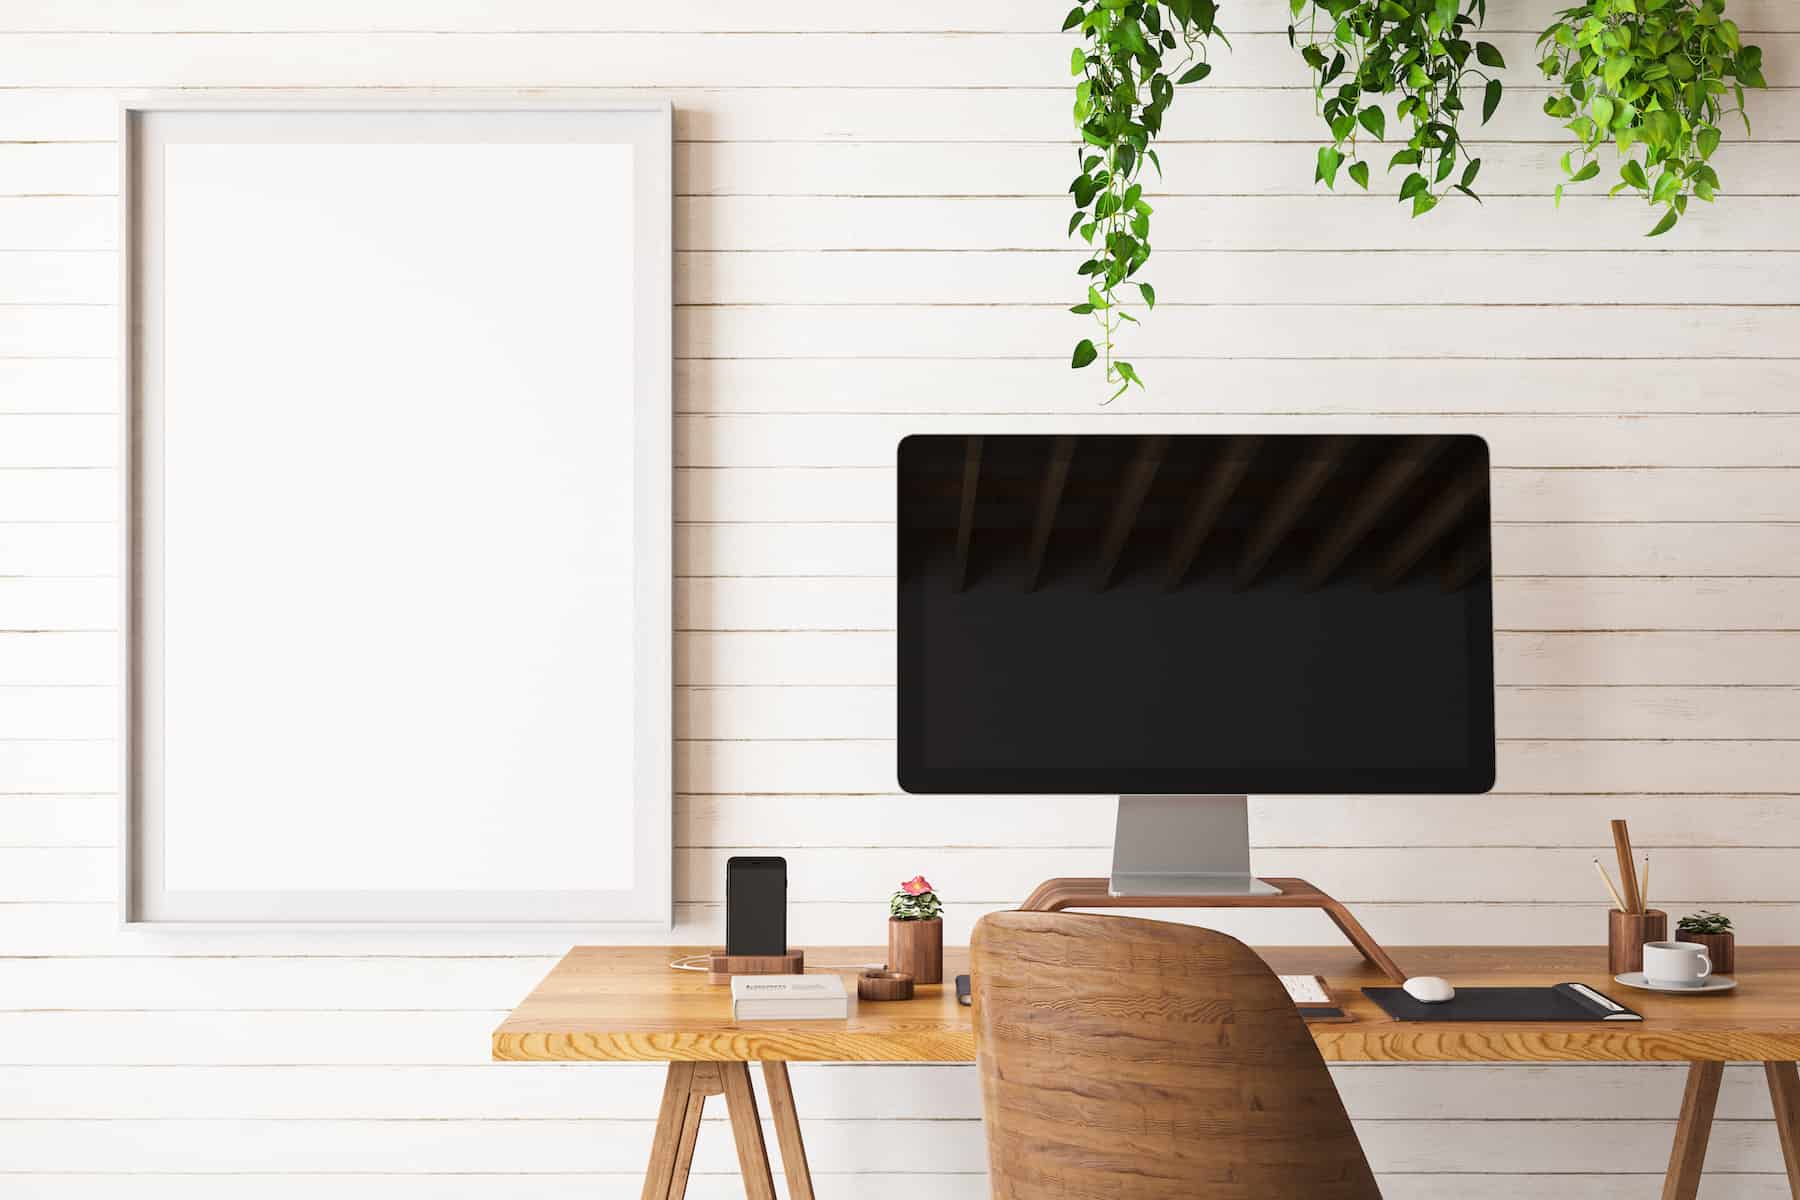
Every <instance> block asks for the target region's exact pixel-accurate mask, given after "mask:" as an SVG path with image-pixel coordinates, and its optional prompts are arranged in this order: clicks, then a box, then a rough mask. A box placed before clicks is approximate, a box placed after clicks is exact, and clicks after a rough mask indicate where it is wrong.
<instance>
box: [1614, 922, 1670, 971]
mask: <svg viewBox="0 0 1800 1200" xmlns="http://www.w3.org/2000/svg"><path fill="white" fill-rule="evenodd" d="M1668 938H1669V914H1668V913H1666V912H1664V911H1663V910H1662V909H1660V908H1650V909H1645V910H1644V911H1643V912H1641V913H1628V912H1620V911H1619V910H1618V909H1616V908H1609V909H1607V910H1606V966H1607V970H1609V971H1611V972H1612V973H1613V974H1614V975H1623V974H1625V973H1626V972H1628V971H1641V970H1643V969H1644V943H1645V942H1663V941H1667V940H1668Z"/></svg>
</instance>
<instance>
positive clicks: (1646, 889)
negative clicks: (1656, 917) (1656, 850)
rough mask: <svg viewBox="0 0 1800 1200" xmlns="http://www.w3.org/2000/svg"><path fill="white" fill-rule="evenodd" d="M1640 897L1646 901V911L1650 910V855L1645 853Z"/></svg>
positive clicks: (1639, 889) (1639, 879)
mask: <svg viewBox="0 0 1800 1200" xmlns="http://www.w3.org/2000/svg"><path fill="white" fill-rule="evenodd" d="M1638 899H1639V900H1641V901H1643V902H1644V911H1645V912H1649V911H1650V856H1649V855H1648V854H1646V855H1644V873H1643V875H1642V876H1640V877H1639V878H1638Z"/></svg>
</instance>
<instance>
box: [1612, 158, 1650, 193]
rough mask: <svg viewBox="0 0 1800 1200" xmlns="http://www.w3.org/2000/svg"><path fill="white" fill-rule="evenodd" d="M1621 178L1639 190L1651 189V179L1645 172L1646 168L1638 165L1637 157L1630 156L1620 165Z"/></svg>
mask: <svg viewBox="0 0 1800 1200" xmlns="http://www.w3.org/2000/svg"><path fill="white" fill-rule="evenodd" d="M1619 178H1621V179H1623V180H1624V181H1625V182H1626V183H1629V184H1630V185H1631V186H1632V187H1634V188H1637V189H1638V190H1639V191H1645V192H1647V191H1649V190H1650V180H1649V178H1648V177H1647V176H1646V175H1645V174H1644V168H1643V167H1641V166H1639V165H1638V161H1637V159H1635V158H1628V159H1626V160H1625V161H1624V162H1623V163H1622V164H1620V166H1619Z"/></svg>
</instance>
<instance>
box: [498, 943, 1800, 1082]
mask: <svg viewBox="0 0 1800 1200" xmlns="http://www.w3.org/2000/svg"><path fill="white" fill-rule="evenodd" d="M691 953H695V951H694V950H693V949H692V948H690V947H652V946H578V947H576V948H575V949H573V950H571V951H570V952H569V953H568V954H567V955H566V956H565V957H564V958H563V960H562V961H561V962H560V963H558V964H557V966H556V967H555V969H554V970H552V971H551V972H550V974H549V975H548V976H547V977H545V979H544V980H543V982H542V983H540V984H539V985H538V986H537V988H536V989H534V990H533V991H532V993H531V994H530V995H529V996H527V997H526V998H525V1000H524V1002H523V1003H521V1004H520V1005H519V1006H518V1008H516V1009H515V1010H514V1011H513V1013H512V1015H510V1016H509V1017H507V1019H506V1020H505V1021H504V1022H503V1023H502V1024H501V1025H500V1026H499V1028H497V1029H496V1030H495V1031H494V1033H493V1056H494V1057H495V1058H496V1059H502V1060H508V1061H517V1062H529V1061H539V1062H559V1061H594V1062H612V1061H662V1062H683V1061H713V1062H738V1061H755V1060H759V1059H760V1060H778V1061H793V1062H972V1061H973V1060H974V1058H975V1038H974V1030H973V1026H972V1023H971V1021H970V1011H969V1010H968V1009H966V1008H963V1007H961V1006H959V1005H958V1004H957V1003H956V991H955V988H954V987H953V986H951V985H950V984H949V983H945V984H941V985H929V984H920V985H918V987H917V989H916V994H915V995H914V998H913V999H911V1000H900V1001H891V1002H885V1003H870V1004H864V1003H860V1002H858V1001H857V1000H855V999H852V1000H851V1010H850V1017H849V1019H848V1020H844V1021H746V1022H734V1021H732V1019H731V996H730V993H729V991H728V990H727V989H725V988H722V987H714V986H712V985H710V984H708V983H707V982H706V981H705V979H704V977H702V976H699V975H696V974H695V973H693V972H684V971H672V970H670V969H669V967H668V963H669V960H670V959H671V958H674V957H677V956H680V955H683V954H691ZM1259 953H1261V955H1262V956H1263V958H1264V959H1265V960H1266V961H1267V962H1268V963H1269V965H1270V966H1271V967H1272V968H1274V969H1275V971H1277V972H1278V973H1281V974H1318V975H1322V976H1324V977H1325V979H1326V982H1327V983H1328V984H1329V986H1330V988H1331V990H1332V992H1333V993H1334V994H1335V995H1338V996H1340V997H1342V998H1343V1000H1344V1002H1345V1008H1346V1010H1347V1011H1348V1012H1349V1013H1350V1014H1351V1015H1352V1016H1353V1017H1355V1018H1356V1019H1355V1020H1354V1021H1351V1022H1349V1023H1346V1024H1342V1025H1324V1026H1314V1027H1312V1028H1311V1031H1310V1032H1311V1034H1312V1037H1313V1040H1314V1042H1316V1043H1317V1045H1318V1047H1319V1050H1320V1052H1321V1053H1322V1054H1323V1055H1324V1056H1325V1057H1326V1058H1327V1059H1328V1060H1331V1061H1333V1062H1724V1061H1738V1062H1764V1061H1793V1060H1795V1059H1800V948H1793V947H1763V946H1751V947H1740V948H1739V950H1738V957H1739V970H1738V975H1737V978H1738V981H1739V984H1740V986H1739V988H1738V989H1737V990H1736V991H1733V992H1726V993H1723V994H1719V995H1711V996H1670V995H1663V994H1658V993H1653V992H1640V991H1633V990H1630V989H1628V988H1623V987H1620V986H1619V985H1618V984H1615V983H1614V982H1613V981H1612V977H1611V976H1610V975H1609V974H1608V973H1607V971H1606V950H1605V949H1604V948H1603V947H1598V946H1596V947H1567V946H1553V947H1551V946H1491V947H1483V948H1479V949H1471V948H1466V947H1439V946H1409V947H1405V948H1404V949H1402V951H1401V952H1400V954H1399V958H1400V961H1401V964H1402V965H1403V966H1405V967H1406V968H1407V969H1408V970H1409V971H1410V972H1411V973H1412V974H1415V975H1441V976H1443V977H1444V978H1446V979H1448V980H1450V981H1451V982H1452V983H1453V984H1455V985H1456V986H1459V987H1481V986H1493V987H1499V986H1512V987H1519V986H1533V985H1542V986H1548V985H1550V984H1554V983H1564V982H1570V981H1578V982H1581V983H1586V984H1588V985H1589V986H1591V987H1594V988H1597V989H1599V990H1600V991H1602V992H1604V993H1606V994H1608V995H1611V996H1614V997H1615V998H1617V999H1618V1000H1619V1001H1620V1002H1622V1003H1624V1004H1625V1005H1627V1006H1628V1007H1630V1008H1633V1009H1635V1010H1637V1011H1638V1012H1640V1013H1642V1014H1643V1015H1644V1018H1645V1019H1644V1020H1643V1021H1642V1022H1641V1023H1640V1022H1629V1023H1628V1022H1616V1021H1615V1022H1594V1023H1592V1024H1581V1023H1559V1024H1549V1025H1537V1024H1525V1023H1513V1022H1507V1023H1499V1022H1490V1023H1469V1024H1454V1025H1444V1024H1405V1023H1402V1022H1397V1021H1393V1020H1390V1019H1389V1018H1388V1017H1387V1016H1386V1015H1385V1014H1384V1013H1382V1011H1381V1010H1380V1009H1379V1008H1377V1007H1376V1006H1375V1005H1374V1004H1373V1003H1372V1002H1371V1001H1369V1000H1368V999H1367V998H1366V997H1364V996H1363V995H1362V993H1361V989H1362V988H1364V987H1370V986H1382V985H1385V984H1386V983H1387V982H1388V980H1387V979H1386V978H1385V977H1383V975H1382V974H1381V973H1380V972H1379V971H1378V970H1376V969H1375V968H1373V967H1371V966H1370V965H1369V964H1367V963H1365V962H1364V961H1363V960H1362V958H1361V956H1360V955H1358V954H1357V952H1356V951H1355V950H1353V949H1351V948H1350V947H1348V946H1327V947H1303V946H1285V947H1272V948H1267V949H1264V950H1261V951H1259ZM880 955H881V951H880V950H879V949H878V948H873V947H867V946H864V947H819V948H811V949H809V951H808V958H809V959H811V960H812V961H813V962H815V963H819V964H821V965H823V964H833V965H837V964H855V963H860V962H872V961H874V960H875V959H877V958H879V957H880ZM968 964H969V956H968V951H967V950H966V949H965V948H962V947H954V948H950V947H947V948H946V949H945V951H944V974H945V977H946V979H954V978H955V977H956V976H957V975H958V974H961V973H964V972H967V971H968V969H969V965H968ZM841 974H843V976H844V977H845V981H846V986H847V987H848V988H849V990H850V991H851V992H852V994H854V992H855V990H856V986H855V975H856V971H855V970H853V969H850V968H849V967H848V966H846V969H845V970H844V971H842V972H841Z"/></svg>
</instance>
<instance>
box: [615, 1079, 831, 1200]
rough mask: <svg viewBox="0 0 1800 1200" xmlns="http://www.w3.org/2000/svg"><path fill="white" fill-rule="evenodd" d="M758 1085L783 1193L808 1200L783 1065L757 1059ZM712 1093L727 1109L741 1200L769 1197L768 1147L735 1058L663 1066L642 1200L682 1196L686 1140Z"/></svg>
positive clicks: (696, 1130) (690, 1146)
mask: <svg viewBox="0 0 1800 1200" xmlns="http://www.w3.org/2000/svg"><path fill="white" fill-rule="evenodd" d="M763 1084H764V1086H765V1087H767V1088H768V1091H769V1109H770V1113H771V1115H772V1116H773V1117H774V1119H775V1135H776V1137H777V1139H778V1140H779V1143H780V1145H781V1162H782V1167H783V1168H784V1170H785V1173H786V1175H787V1181H788V1192H789V1194H790V1196H791V1197H792V1200H813V1187H812V1172H811V1170H810V1169H809V1168H808V1167H807V1163H806V1147H805V1145H804V1144H803V1143H802V1142H801V1140H800V1119H799V1115H798V1113H797V1112H796V1110H795V1108H794V1092H793V1089H792V1087H790V1086H789V1084H788V1073H787V1064H786V1063H783V1062H766V1063H764V1064H763ZM720 1095H722V1096H724V1097H725V1107H726V1109H727V1110H728V1111H729V1112H730V1114H731V1137H732V1140H733V1141H734V1142H736V1143H737V1153H738V1169H739V1170H740V1171H742V1172H743V1176H744V1192H745V1195H746V1196H748V1197H749V1200H775V1177H774V1174H773V1171H772V1170H771V1167H770V1164H769V1148H768V1146H767V1145H766V1144H765V1143H764V1141H763V1133H762V1120H761V1118H760V1116H759V1114H758V1113H757V1108H756V1092H755V1090H754V1089H753V1088H752V1087H751V1084H750V1064H749V1063H743V1062H724V1063H711V1062H703V1063H691V1062H673V1063H670V1064H669V1074H668V1078H667V1080H666V1081H665V1082H664V1084H663V1098H662V1109H661V1111H660V1112H659V1113H658V1114H657V1118H656V1136H655V1139H654V1140H653V1141H652V1142H651V1144H650V1167H649V1169H648V1170H647V1171H646V1172H645V1174H644V1192H643V1200H682V1197H684V1196H685V1195H686V1194H687V1183H688V1172H689V1170H690V1169H691V1168H692V1166H693V1162H694V1144H695V1142H696V1141H697V1140H698V1139H699V1136H700V1119H701V1117H702V1116H703V1115H704V1113H705V1108H706V1098H707V1097H708V1096H720Z"/></svg>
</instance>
